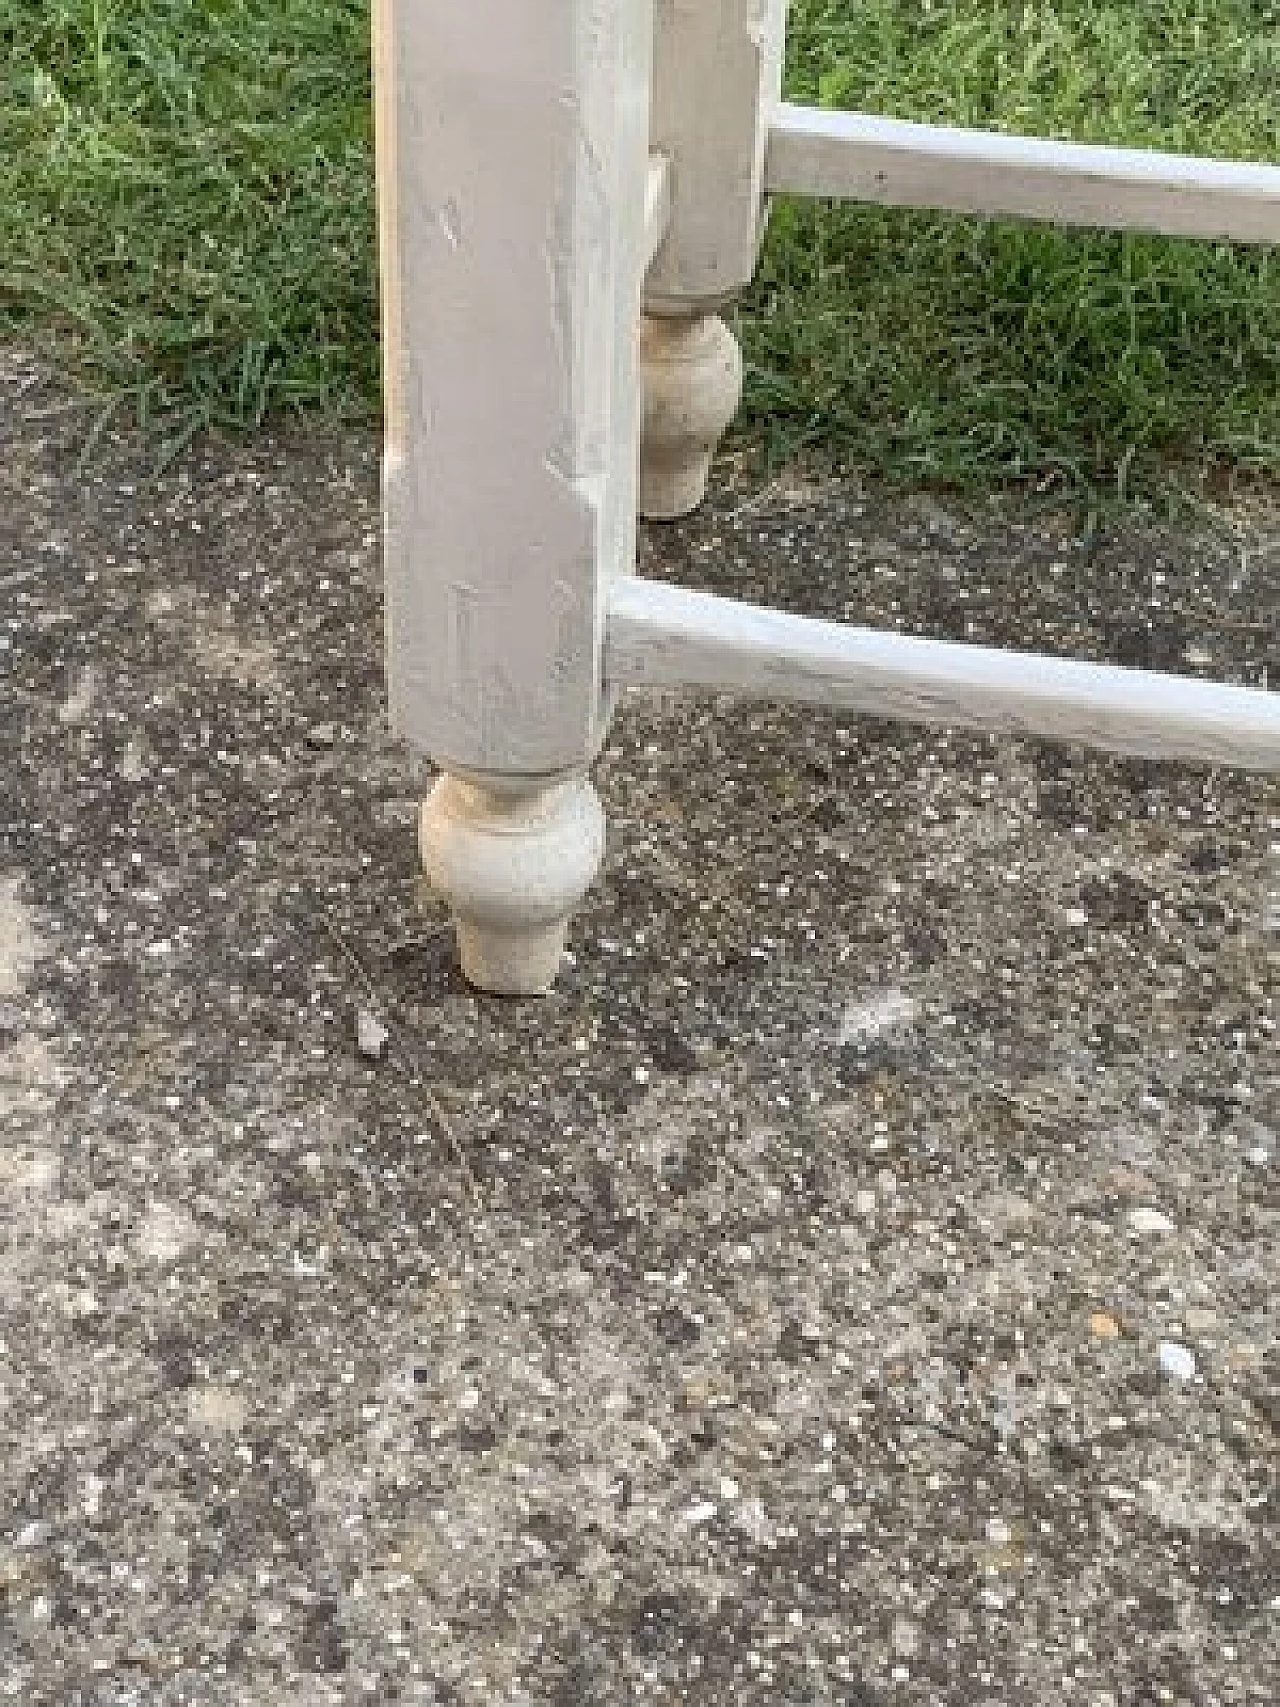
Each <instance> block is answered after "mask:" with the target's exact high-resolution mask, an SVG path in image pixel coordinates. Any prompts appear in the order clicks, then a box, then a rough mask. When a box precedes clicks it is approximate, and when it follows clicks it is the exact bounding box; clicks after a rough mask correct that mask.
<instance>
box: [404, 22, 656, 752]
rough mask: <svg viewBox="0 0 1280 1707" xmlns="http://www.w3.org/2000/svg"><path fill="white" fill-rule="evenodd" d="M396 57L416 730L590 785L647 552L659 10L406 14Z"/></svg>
mask: <svg viewBox="0 0 1280 1707" xmlns="http://www.w3.org/2000/svg"><path fill="white" fill-rule="evenodd" d="M375 43H376V46H375V65H376V71H377V80H378V130H379V177H380V208H381V221H382V260H383V276H384V291H385V297H384V304H385V307H384V312H385V347H386V351H387V357H386V365H387V371H388V384H387V444H386V457H385V480H384V485H385V505H386V523H387V550H386V577H387V626H388V675H389V683H390V694H391V709H392V716H393V720H394V722H395V724H396V726H397V728H398V730H399V731H400V732H401V733H402V734H403V735H405V736H406V737H408V739H409V740H410V741H412V742H413V743H414V744H415V745H417V746H419V747H421V748H423V749H425V750H426V751H428V752H429V753H431V754H432V756H433V757H435V758H436V759H437V761H438V762H440V763H441V764H442V765H445V766H446V767H449V768H454V769H468V770H476V771H487V772H496V773H504V774H509V773H517V774H529V775H539V774H546V773H550V772H555V771H559V770H564V769H567V768H572V767H574V766H576V765H580V764H582V763H583V762H584V761H585V760H586V759H587V758H589V757H590V756H591V754H592V753H593V751H594V749H595V746H596V745H597V743H598V740H599V738H600V735H601V731H602V722H603V715H602V704H601V694H600V673H601V672H600V667H599V652H600V644H601V630H602V620H601V606H600V596H599V594H600V587H601V584H602V583H603V581H604V580H605V579H607V578H608V577H609V576H612V575H614V574H618V573H622V572H625V571H627V570H629V569H630V568H631V566H632V563H633V559H634V552H635V512H636V464H637V456H638V440H639V404H638V366H639V354H638V336H639V332H638V328H639V317H640V291H641V281H642V277H643V268H644V262H645V252H644V251H645V230H644V219H643V208H644V201H645V186H646V180H647V176H648V157H649V151H648V83H649V60H650V53H651V46H652V29H651V17H650V9H649V7H648V5H646V4H644V3H641V4H636V5H628V6H624V7H611V6H606V5H603V4H601V3H600V0H575V3H574V4H568V5H562V6H557V7H530V6H528V5H527V4H525V3H524V0H486V3H485V4H484V5H481V6H479V7H477V6H468V7H465V8H464V7H459V6H458V5H456V3H454V0H428V3H425V4H422V3H419V4H413V5H409V4H402V3H400V0H381V3H380V4H379V5H378V7H377V9H376V13H375Z"/></svg>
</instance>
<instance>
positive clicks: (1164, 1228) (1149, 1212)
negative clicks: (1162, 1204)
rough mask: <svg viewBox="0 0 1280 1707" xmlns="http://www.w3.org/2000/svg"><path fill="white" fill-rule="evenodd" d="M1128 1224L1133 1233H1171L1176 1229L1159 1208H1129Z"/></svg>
mask: <svg viewBox="0 0 1280 1707" xmlns="http://www.w3.org/2000/svg"><path fill="white" fill-rule="evenodd" d="M1129 1226H1130V1227H1131V1228H1132V1229H1133V1231H1134V1232H1135V1233H1173V1232H1176V1231H1177V1229H1176V1227H1175V1226H1174V1224H1173V1222H1172V1221H1171V1220H1170V1219H1169V1217H1168V1216H1167V1215H1164V1214H1162V1213H1161V1211H1160V1210H1159V1209H1145V1208H1144V1209H1131V1210H1130V1211H1129Z"/></svg>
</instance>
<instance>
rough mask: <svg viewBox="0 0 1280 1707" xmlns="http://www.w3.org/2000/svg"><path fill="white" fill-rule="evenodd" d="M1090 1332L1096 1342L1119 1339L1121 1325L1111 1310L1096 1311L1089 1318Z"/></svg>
mask: <svg viewBox="0 0 1280 1707" xmlns="http://www.w3.org/2000/svg"><path fill="white" fill-rule="evenodd" d="M1089 1332H1090V1333H1091V1334H1092V1335H1093V1337H1094V1339H1096V1340H1114V1339H1119V1337H1120V1324H1119V1322H1117V1321H1116V1319H1115V1317H1114V1316H1113V1315H1112V1314H1111V1313H1110V1311H1109V1310H1095V1311H1094V1312H1093V1314H1092V1316H1090V1317H1089Z"/></svg>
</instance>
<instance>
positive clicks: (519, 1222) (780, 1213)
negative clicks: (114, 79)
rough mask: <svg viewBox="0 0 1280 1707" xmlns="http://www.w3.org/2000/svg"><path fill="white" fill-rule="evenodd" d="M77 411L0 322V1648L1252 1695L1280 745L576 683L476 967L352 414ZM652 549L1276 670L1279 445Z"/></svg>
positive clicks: (1268, 1534) (125, 1696) (1025, 633)
mask: <svg viewBox="0 0 1280 1707" xmlns="http://www.w3.org/2000/svg"><path fill="white" fill-rule="evenodd" d="M84 424H85V415H84V414H83V412H80V411H78V410H77V407H76V405H75V401H74V399H71V398H68V397H67V396H66V395H65V394H64V393H63V392H61V391H60V390H59V388H58V387H57V386H56V385H55V384H54V383H53V382H52V381H51V380H50V379H49V377H48V376H47V374H46V373H45V372H44V370H43V369H42V368H41V366H40V365H39V363H37V362H36V361H34V360H32V359H30V358H28V357H26V356H23V355H19V354H15V353H13V352H10V353H8V354H6V355H3V356H0V493H2V494H3V508H2V509H0V681H2V683H3V693H2V695H0V706H2V707H3V715H2V717H0V763H2V769H0V790H2V793H0V1217H2V1222H0V1225H2V1228H3V1237H2V1241H0V1697H4V1698H7V1699H12V1700H15V1701H17V1702H20V1703H23V1704H24V1707H55V1704H56V1707H134V1704H137V1707H143V1704H145V1707H178V1704H179V1703H183V1704H185V1703H193V1704H194V1703H201V1704H205V1703H207V1704H209V1707H223V1704H226V1707H233V1704H234V1707H330V1704H335V1707H336V1704H343V1707H345V1704H347V1703H352V1704H354V1703H360V1702H379V1703H381V1702H387V1703H440V1704H445V1703H448V1704H456V1707H482V1704H483V1707H488V1704H490V1703H493V1704H511V1707H516V1704H518V1703H525V1704H535V1703H547V1704H555V1707H592V1704H599V1707H605V1704H609V1707H612V1704H614V1703H621V1702H632V1701H636V1702H652V1703H667V1702H675V1701H689V1702H694V1703H705V1704H708V1707H710V1704H712V1703H722V1702H723V1703H728V1702H734V1703H742V1704H747V1707H751V1704H755V1703H760V1704H764V1703H770V1704H777V1703H782V1704H787V1707H800V1704H805V1703H826V1702H839V1703H848V1704H850V1707H868V1704H872V1703H885V1704H890V1703H893V1704H896V1703H920V1704H924V1703H946V1704H950V1703H963V1704H970V1703H973V1704H986V1703H990V1704H992V1707H995V1704H1005V1703H1049V1702H1053V1703H1057V1702H1066V1703H1071V1702H1079V1703H1089V1704H1092V1707H1111V1704H1116V1707H1119V1704H1129V1703H1132V1704H1139V1703H1142V1704H1145V1703H1164V1702H1169V1703H1178V1704H1183V1703H1187V1704H1191V1703H1195V1704H1197V1707H1199V1704H1204V1707H1210V1704H1218V1703H1222V1704H1226V1703H1232V1704H1235V1703H1250V1704H1259V1707H1261V1704H1263V1703H1271V1702H1274V1700H1275V1699H1276V1693H1275V1661H1276V1653H1277V1646H1278V1644H1277V1626H1278V1623H1280V1571H1278V1569H1277V1523H1276V1519H1277V1489H1276V1480H1275V1477H1276V1469H1277V1455H1276V1429H1277V1424H1278V1423H1280V1344H1278V1340H1277V1315H1276V1277H1277V1262H1276V1258H1277V1230H1278V1215H1277V1210H1278V1208H1280V1194H1278V1192H1277V1180H1278V1163H1277V1157H1276V1148H1277V1133H1278V1132H1280V1063H1278V1059H1277V1049H1276V1020H1277V1006H1278V999H1280V788H1278V787H1277V785H1276V784H1275V783H1274V782H1270V781H1266V780H1263V779H1258V778H1253V779H1249V778H1245V777H1242V776H1237V775H1230V774H1226V773H1210V772H1206V771H1198V770H1195V769H1191V768H1181V767H1176V766H1169V765H1149V764H1141V763H1133V762H1120V761H1110V760H1103V759H1098V758H1092V757H1089V756H1087V755H1084V754H1082V753H1080V752H1078V751H1074V750H1069V749H1058V748H1052V747H1050V746H1048V745H1043V746H1042V745H1038V744H1034V743H1027V742H1015V741H1006V740H985V739H978V738H971V737H965V736H958V735H957V736H951V735H946V734H940V733H933V732H930V733H921V732H917V731H910V730H904V729H901V728H897V727H892V726H888V725H881V724H877V723H873V722H869V721H866V720H857V719H852V718H846V717H839V716H833V715H814V714H811V713H808V712H801V711H797V710H790V709H772V708H771V709H758V708H754V707H747V708H742V707H733V708H730V707H728V706H726V705H721V704H716V703H713V702H711V701H707V700H689V701H678V700H675V699H666V698H660V699H654V700H649V701H642V700H637V701H634V702H628V703H627V705H626V706H625V707H624V709H623V711H622V714H621V715H620V717H619V719H618V722H617V725H616V729H615V733H614V736H613V739H612V741H611V744H610V746H609V749H608V752H607V753H606V755H605V758H604V760H603V762H602V764H601V766H600V771H599V775H600V785H601V789H602V793H603V794H604V796H605V800H606V804H607V806H608V809H609V814H610V822H611V848H610V858H609V863H608V868H607V872H606V874H605V877H604V879H603V880H602V882H601V883H600V885H599V886H598V887H597V889H596V891H595V892H594V893H593V895H592V896H591V898H590V901H589V904H588V905H587V906H586V908H585V909H584V911H583V914H582V916H581V918H580V920H579V921H578V924H577V927H576V930H575V934H574V939H573V949H574V953H573V957H572V961H571V963H570V964H569V965H568V966H567V968H566V972H565V975H564V978H563V981H562V983H561V986H560V988H559V989H558V991H557V993H556V994H555V995H554V996H553V997H551V998H550V999H548V1000H547V1001H545V1002H527V1003H507V1004H504V1003H501V1002H497V1001H493V1000H489V999H484V998H479V997H477V996H475V995H473V994H471V993H470V992H468V990H467V989H466V988H465V986H464V985H463V984H462V983H461V982H460V980H459V978H458V976H457V974H456V972H455V971H454V970H453V966H452V958H451V945H450V942H449V938H448V933H447V930H446V929H445V926H444V919H443V915H442V912H441V909H440V907H439V905H438V904H437V903H436V902H435V901H434V900H433V899H432V898H431V897H430V896H426V895H424V894H422V893H421V891H420V887H419V884H418V882H417V879H416V875H415V861H414V830H413V822H414V814H415V809H416V805H417V802H418V800H419V799H420V798H421V796H422V794H423V793H424V791H425V788H426V786H427V784H428V781H429V778H428V776H427V774H426V771H425V768H424V767H423V766H422V765H421V764H420V763H419V762H417V761H415V760H414V759H413V758H412V757H411V756H410V755H408V754H407V753H406V752H405V751H404V750H403V749H402V748H401V747H399V746H398V745H396V744H395V743H393V742H392V741H391V740H390V739H389V737H388V735H387V732H386V726H385V713H384V701H383V694H382V686H381V681H380V633H379V625H380V606H379V574H378V506H377V446H376V444H375V443H374V442H373V441H372V439H370V438H369V437H367V436H362V435H355V436H352V437H350V438H347V439H342V440H339V439H334V438H330V439H322V438H298V439H292V440H279V441H269V440H268V441H261V442H258V443H256V444H254V445H253V446H250V447H248V448H245V447H220V446H210V447H206V448H203V449H201V450H200V451H198V452H194V453H192V454H190V455H189V456H187V457H186V458H185V459H184V460H183V461H182V462H180V463H179V464H178V465H177V466H176V467H174V468H172V469H170V470H169V471H168V472H167V473H165V474H164V475H162V476H160V477H159V478H155V477H153V475H152V473H151V470H150V464H149V462H148V460H147V453H146V452H145V450H144V449H142V448H140V447H139V446H138V445H137V444H135V443H133V442H132V441H131V440H130V439H129V438H128V437H126V436H122V437H119V438H112V437H111V435H110V434H107V435H105V436H104V438H103V441H102V443H101V444H100V446H99V448H98V451H97V453H96V457H95V460H94V462H93V463H92V465H91V467H90V470H89V471H88V472H87V473H81V472H78V471H77V469H76V458H75V444H76V438H77V434H82V433H83V430H84ZM644 557H645V568H646V570H647V572H649V573H651V574H655V575H671V576H675V577H679V578H680V579H682V580H685V581H688V582H691V583H695V584H698V585H703V586H709V587H712V588H715V589H718V590H723V591H729V592H733V593H737V594H745V595H751V596H755V597H758V598H763V599H768V600H769V601H771V602H775V603H778V604H782V605H787V606H789V607H792V608H796V609H805V610H809V611H814V612H822V613H828V614H833V615H841V614H848V615H851V616H858V617H866V618H867V619H868V620H871V621H877V622H882V623H887V624H892V625H895V626H901V627H903V628H904V629H920V630H922V631H928V632H932V633H936V634H943V635H947V636H972V637H974V638H981V639H983V640H987V641H991V642H995V643H999V644H1022V645H1040V646H1042V647H1044V648H1046V649H1056V650H1062V651H1067V650H1070V651H1073V652H1076V653H1079V654H1082V655H1090V656H1097V657H1110V658H1113V659H1118V660H1121V661H1125V662H1150V663H1153V664H1157V665H1162V666H1166V667H1172V668H1179V669H1184V670H1191V671H1196V672H1201V673H1206V674H1216V675H1219V676H1223V677H1230V678H1233V679H1240V680H1248V681H1253V682H1261V681H1263V680H1264V679H1266V675H1267V672H1270V676H1271V680H1272V682H1274V681H1275V680H1276V679H1277V672H1280V508H1277V507H1276V506H1271V507H1268V506H1267V505H1266V504H1263V503H1257V504H1255V505H1254V506H1253V507H1252V509H1251V510H1249V511H1248V512H1244V511H1234V512H1231V513H1223V514H1221V515H1218V516H1216V517H1209V518H1206V520H1205V521H1204V523H1203V524H1202V525H1197V526H1196V527H1195V528H1190V529H1182V530H1174V529H1171V528H1168V527H1164V526H1161V525H1158V524H1157V523H1156V522H1155V521H1153V520H1150V519H1143V518H1140V517H1139V518H1136V519H1134V520H1132V521H1130V522H1126V523H1124V524H1123V526H1120V527H1118V528H1117V529H1115V530H1114V531H1110V532H1107V533H1106V534H1104V536H1103V537H1101V538H1098V539H1095V540H1094V541H1093V542H1092V545H1091V546H1089V547H1085V546H1083V545H1082V544H1081V543H1080V542H1078V541H1077V540H1075V539H1074V538H1073V536H1072V532H1071V529H1070V527H1069V526H1068V525H1067V523H1066V522H1065V521H1064V520H1063V519H1062V518H1061V517H1060V516H1057V515H1056V514H1055V513H1054V512H1053V511H1051V510H1049V509H1042V510H1040V511H1033V510H1032V509H1030V508H1027V507H1025V506H1022V507H1017V506H1013V505H1011V504H1004V505H1002V506H994V505H992V506H979V507H969V508H966V507H964V506H961V505H960V504H958V503H955V502H953V501H951V500H939V499H935V498H929V499H924V498H916V499H907V500H901V499H892V500H891V499H888V498H885V497H883V496H878V495H876V494H874V493H870V494H869V493H862V492H859V491H858V490H857V489H856V488H855V487H853V486H850V485H832V486H819V487H815V488H812V489H802V488H800V487H798V486H794V487H793V486H778V487H774V488H770V489H768V490H766V491H764V492H758V491H757V492H751V491H748V490H747V489H745V488H743V487H741V486H740V485H735V483H734V482H733V481H732V480H731V479H730V480H729V481H728V483H727V485H726V486H725V487H724V488H722V489H721V491H720V493H719V495H718V496H717V498H716V499H715V500H714V501H713V503H712V504H711V505H710V506H709V508H708V509H707V511H706V513H705V514H703V515H702V516H700V517H699V518H697V519H696V520H694V521H692V522H690V523H688V524H687V525H682V526H679V527H674V528H670V529H666V530H662V531H654V532H651V533H650V534H649V535H648V537H647V538H646V540H645V544H644ZM362 1010H363V1011H365V1012H366V1014H367V1016H368V1017H369V1018H370V1019H372V1020H376V1022H377V1023H378V1024H381V1025H385V1027H386V1029H387V1032H388V1034H389V1042H388V1045H387V1048H386V1050H385V1053H384V1054H383V1055H382V1056H381V1058H379V1059H374V1058H373V1057H372V1056H371V1055H366V1054H362V1053H361V1051H360V1048H359V1047H358V1043H357V1018H358V1016H359V1014H360V1013H361V1011H362ZM368 1041H369V1040H368V1039H366V1042H368Z"/></svg>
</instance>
